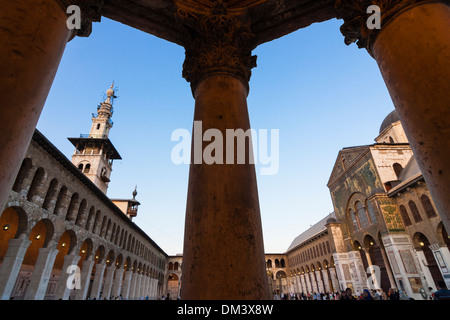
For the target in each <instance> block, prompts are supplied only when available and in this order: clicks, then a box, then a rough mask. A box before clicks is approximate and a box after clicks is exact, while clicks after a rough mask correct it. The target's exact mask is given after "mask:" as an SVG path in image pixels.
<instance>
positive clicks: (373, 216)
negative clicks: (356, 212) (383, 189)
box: [366, 200, 377, 223]
mask: <svg viewBox="0 0 450 320" xmlns="http://www.w3.org/2000/svg"><path fill="white" fill-rule="evenodd" d="M366 206H367V211H369V219H370V222H371V223H376V222H377V216H376V214H375V209H374V208H373V206H372V203H371V202H370V201H369V200H367V201H366Z"/></svg>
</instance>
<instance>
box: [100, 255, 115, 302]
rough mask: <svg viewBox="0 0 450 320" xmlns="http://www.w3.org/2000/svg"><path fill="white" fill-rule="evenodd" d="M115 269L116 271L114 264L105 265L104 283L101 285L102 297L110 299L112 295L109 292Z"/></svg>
mask: <svg viewBox="0 0 450 320" xmlns="http://www.w3.org/2000/svg"><path fill="white" fill-rule="evenodd" d="M115 271H116V266H115V265H114V264H113V265H111V266H108V267H106V274H105V284H104V286H103V297H104V298H105V299H106V300H109V299H111V296H112V294H111V292H112V285H113V278H114V273H115Z"/></svg>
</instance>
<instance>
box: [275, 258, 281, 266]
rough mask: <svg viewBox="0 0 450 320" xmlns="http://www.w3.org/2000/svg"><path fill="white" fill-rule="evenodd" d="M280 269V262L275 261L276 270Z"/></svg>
mask: <svg viewBox="0 0 450 320" xmlns="http://www.w3.org/2000/svg"><path fill="white" fill-rule="evenodd" d="M279 267H280V260H278V259H275V268H279Z"/></svg>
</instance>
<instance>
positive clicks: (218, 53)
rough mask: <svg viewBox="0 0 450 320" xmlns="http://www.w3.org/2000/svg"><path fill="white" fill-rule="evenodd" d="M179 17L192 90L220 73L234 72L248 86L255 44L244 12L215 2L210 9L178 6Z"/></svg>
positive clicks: (185, 68)
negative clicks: (203, 9) (228, 8)
mask: <svg viewBox="0 0 450 320" xmlns="http://www.w3.org/2000/svg"><path fill="white" fill-rule="evenodd" d="M176 19H177V22H178V24H179V27H180V28H181V29H182V31H183V34H184V39H183V42H184V44H183V45H184V47H185V49H186V59H185V61H184V64H183V78H185V79H186V80H187V81H188V82H190V83H191V86H192V88H193V89H194V88H195V87H196V86H197V84H198V83H199V82H200V81H201V80H202V79H204V78H205V77H207V76H209V75H211V74H217V73H225V74H230V75H233V76H235V77H237V78H238V79H240V80H241V81H242V82H243V83H244V84H245V85H248V81H249V80H250V76H251V69H252V68H254V67H256V56H252V54H251V52H252V50H253V49H254V47H255V46H256V45H255V42H254V38H255V35H254V34H253V32H252V31H251V27H250V19H249V17H248V15H247V14H246V12H245V11H244V12H242V11H238V12H237V11H234V10H233V11H231V10H227V8H226V5H225V4H224V3H223V2H222V1H214V2H213V6H212V8H211V10H210V11H209V12H199V11H194V10H189V9H186V8H178V9H177V13H176Z"/></svg>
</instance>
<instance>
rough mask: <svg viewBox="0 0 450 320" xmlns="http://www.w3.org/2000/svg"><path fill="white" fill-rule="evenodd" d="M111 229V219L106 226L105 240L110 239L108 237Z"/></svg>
mask: <svg viewBox="0 0 450 320" xmlns="http://www.w3.org/2000/svg"><path fill="white" fill-rule="evenodd" d="M110 228H111V219H108V222H107V224H106V230H105V234H104V235H103V237H104V238H105V239H108V236H109V233H110Z"/></svg>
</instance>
